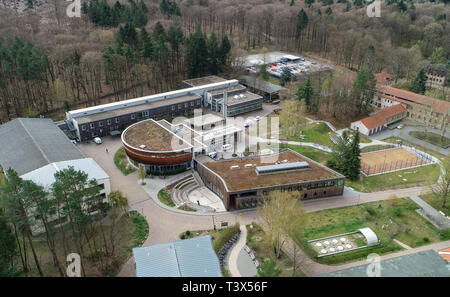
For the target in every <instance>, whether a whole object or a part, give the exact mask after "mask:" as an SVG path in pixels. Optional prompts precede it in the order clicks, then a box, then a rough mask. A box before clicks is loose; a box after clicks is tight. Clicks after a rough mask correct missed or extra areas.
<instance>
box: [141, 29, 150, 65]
mask: <svg viewBox="0 0 450 297" xmlns="http://www.w3.org/2000/svg"><path fill="white" fill-rule="evenodd" d="M152 52H153V44H152V40H151V38H150V35H149V34H148V32H147V31H146V30H145V28H142V29H141V32H140V33H139V55H140V56H141V57H143V58H150V57H151V56H152Z"/></svg>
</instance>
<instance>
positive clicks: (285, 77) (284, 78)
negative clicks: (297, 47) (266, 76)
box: [280, 67, 293, 86]
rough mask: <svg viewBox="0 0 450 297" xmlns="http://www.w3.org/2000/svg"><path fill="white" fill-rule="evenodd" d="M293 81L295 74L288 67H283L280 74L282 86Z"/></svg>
mask: <svg viewBox="0 0 450 297" xmlns="http://www.w3.org/2000/svg"><path fill="white" fill-rule="evenodd" d="M292 79H293V74H292V72H291V70H290V69H289V68H288V67H283V68H282V69H281V74H280V84H281V85H282V86H284V85H285V84H286V83H288V82H290V81H291V80H292Z"/></svg>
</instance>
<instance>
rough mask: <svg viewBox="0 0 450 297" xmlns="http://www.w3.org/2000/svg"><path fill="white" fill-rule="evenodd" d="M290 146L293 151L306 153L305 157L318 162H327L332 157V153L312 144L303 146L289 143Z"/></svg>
mask: <svg viewBox="0 0 450 297" xmlns="http://www.w3.org/2000/svg"><path fill="white" fill-rule="evenodd" d="M282 147H284V146H283V145H281V146H280V148H282ZM287 147H288V148H290V149H291V150H293V151H296V152H297V153H299V154H302V155H304V156H305V157H308V158H310V159H312V160H314V161H316V162H319V163H322V164H325V163H326V162H327V160H328V159H329V158H330V153H327V152H324V151H321V150H318V149H315V148H313V147H310V146H301V145H288V146H287Z"/></svg>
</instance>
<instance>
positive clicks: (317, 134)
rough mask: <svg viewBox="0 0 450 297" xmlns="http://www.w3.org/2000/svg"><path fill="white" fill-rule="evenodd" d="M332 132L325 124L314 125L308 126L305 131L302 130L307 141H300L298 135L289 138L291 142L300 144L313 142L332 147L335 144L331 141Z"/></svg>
mask: <svg viewBox="0 0 450 297" xmlns="http://www.w3.org/2000/svg"><path fill="white" fill-rule="evenodd" d="M329 132H331V129H330V127H328V126H327V124H325V123H322V122H320V123H312V124H308V125H306V127H305V129H303V130H302V135H303V136H305V139H300V137H299V136H298V135H295V136H291V137H289V140H291V141H298V142H313V143H317V144H321V145H325V146H328V147H332V146H333V145H334V143H333V142H332V141H331V138H330V135H329V134H328V133H329Z"/></svg>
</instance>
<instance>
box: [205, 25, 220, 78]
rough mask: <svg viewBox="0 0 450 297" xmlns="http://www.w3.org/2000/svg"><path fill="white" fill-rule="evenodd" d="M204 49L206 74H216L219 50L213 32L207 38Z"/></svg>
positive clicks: (218, 63) (218, 67)
mask: <svg viewBox="0 0 450 297" xmlns="http://www.w3.org/2000/svg"><path fill="white" fill-rule="evenodd" d="M206 47H207V49H208V70H209V71H208V72H209V73H211V74H218V73H219V71H220V64H221V63H220V49H219V44H218V43H217V37H216V34H215V33H214V32H212V33H211V35H210V36H209V38H208V40H207V42H206Z"/></svg>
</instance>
